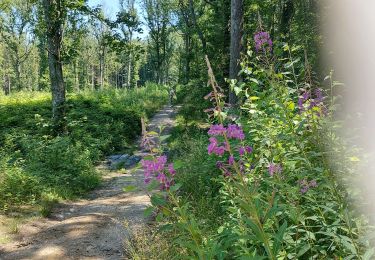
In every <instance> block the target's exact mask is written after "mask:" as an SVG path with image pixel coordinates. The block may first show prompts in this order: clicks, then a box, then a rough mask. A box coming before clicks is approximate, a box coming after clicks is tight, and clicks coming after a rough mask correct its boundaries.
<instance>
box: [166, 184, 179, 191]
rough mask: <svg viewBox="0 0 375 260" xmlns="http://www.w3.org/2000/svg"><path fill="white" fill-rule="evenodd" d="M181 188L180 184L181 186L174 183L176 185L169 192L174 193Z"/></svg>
mask: <svg viewBox="0 0 375 260" xmlns="http://www.w3.org/2000/svg"><path fill="white" fill-rule="evenodd" d="M181 187H182V184H181V183H176V184H175V185H173V186H172V187H171V188H170V189H169V190H170V191H171V192H176V191H178V190H179V189H180V188H181Z"/></svg>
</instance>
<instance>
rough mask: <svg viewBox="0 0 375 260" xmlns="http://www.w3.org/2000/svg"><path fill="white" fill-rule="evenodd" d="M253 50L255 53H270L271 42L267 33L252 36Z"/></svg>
mask: <svg viewBox="0 0 375 260" xmlns="http://www.w3.org/2000/svg"><path fill="white" fill-rule="evenodd" d="M254 42H255V50H256V51H257V52H260V51H264V52H265V51H266V50H267V49H268V50H270V51H272V45H273V42H272V40H271V36H270V34H269V33H268V32H263V31H259V32H257V33H255V35H254Z"/></svg>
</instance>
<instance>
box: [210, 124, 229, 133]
mask: <svg viewBox="0 0 375 260" xmlns="http://www.w3.org/2000/svg"><path fill="white" fill-rule="evenodd" d="M226 130H227V129H226V128H225V127H224V126H223V125H222V124H220V125H212V126H211V128H210V130H208V134H209V135H223V134H224V132H225V131H226Z"/></svg>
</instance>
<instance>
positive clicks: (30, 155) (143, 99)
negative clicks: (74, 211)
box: [0, 84, 167, 215]
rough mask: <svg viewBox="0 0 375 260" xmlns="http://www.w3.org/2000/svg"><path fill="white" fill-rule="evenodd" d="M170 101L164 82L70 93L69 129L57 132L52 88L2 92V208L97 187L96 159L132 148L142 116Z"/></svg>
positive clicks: (46, 203)
mask: <svg viewBox="0 0 375 260" xmlns="http://www.w3.org/2000/svg"><path fill="white" fill-rule="evenodd" d="M166 102H167V91H166V90H165V88H164V87H160V86H157V85H152V84H148V85H147V86H146V87H142V88H136V89H128V90H127V89H124V90H103V91H95V92H92V91H87V92H81V93H79V94H69V95H68V97H67V115H66V117H67V122H68V133H67V134H64V135H61V136H57V137H56V136H54V135H53V127H52V122H51V99H50V93H47V92H46V93H41V92H22V93H16V94H12V95H10V96H0V147H1V148H0V194H1V196H0V211H2V212H7V211H10V210H14V209H17V208H18V207H19V206H21V205H23V206H24V205H37V206H39V207H41V211H42V214H43V215H48V212H49V211H50V208H51V207H52V205H53V203H54V202H56V201H58V200H61V199H72V198H75V197H77V196H80V195H82V194H83V193H85V192H86V191H88V190H90V189H92V188H94V187H96V186H97V185H98V184H99V182H100V176H99V174H98V173H97V172H96V170H95V165H96V164H97V163H98V162H99V161H100V160H101V159H103V157H104V156H105V155H108V154H110V153H113V152H131V151H132V149H133V148H132V145H133V141H134V140H135V138H136V137H137V136H138V135H140V134H141V120H140V119H141V117H142V116H144V117H147V116H151V115H152V114H153V113H154V112H155V111H157V110H158V109H159V108H161V106H162V105H164V104H165V103H166Z"/></svg>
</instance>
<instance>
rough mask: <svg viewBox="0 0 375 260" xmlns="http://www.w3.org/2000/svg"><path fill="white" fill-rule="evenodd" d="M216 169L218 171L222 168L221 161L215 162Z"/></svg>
mask: <svg viewBox="0 0 375 260" xmlns="http://www.w3.org/2000/svg"><path fill="white" fill-rule="evenodd" d="M216 167H217V168H219V169H221V168H223V167H224V164H223V162H222V161H217V162H216Z"/></svg>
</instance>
